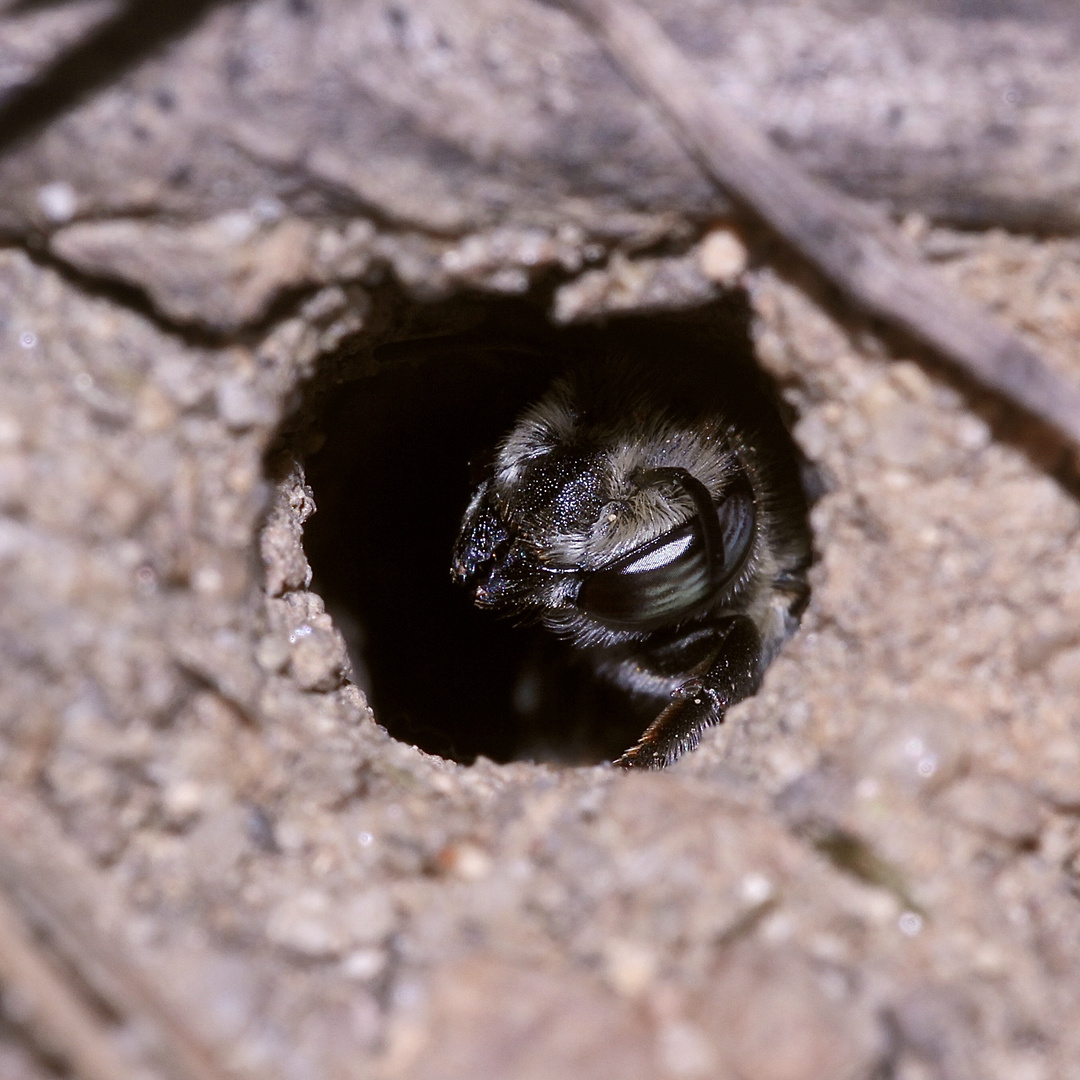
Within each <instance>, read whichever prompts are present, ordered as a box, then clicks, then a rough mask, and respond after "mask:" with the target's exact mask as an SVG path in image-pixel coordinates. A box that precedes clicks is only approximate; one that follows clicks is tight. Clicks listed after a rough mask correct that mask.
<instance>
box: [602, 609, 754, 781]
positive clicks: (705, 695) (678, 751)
mask: <svg viewBox="0 0 1080 1080" xmlns="http://www.w3.org/2000/svg"><path fill="white" fill-rule="evenodd" d="M707 664H708V666H707V667H706V668H705V670H704V671H703V672H702V673H701V674H698V675H695V676H693V677H691V678H689V679H687V680H686V681H685V682H683V683H681V684H680V685H679V686H678V687H677V688H676V689H675V690H674V691H673V693H672V695H671V704H670V705H668V706H667V708H665V709H664V711H663V712H662V713H661V714H660V715H659V716H658V717H657V718H656V719H655V720H654V721H653V722H652V723H651V724H650V725H649V726H648V727H647V728H646V729H645V734H644V735H642V736H641V738H640V739H639V740H638V742H637V744H636V745H635V746H632V747H631V748H630V749H629V750H627V751H626V753H625V754H623V755H622V757H620V758H619V759H618V760H617V761H616V762H615V764H616V765H621V766H622V767H623V768H624V769H632V768H633V769H662V768H663V767H664V766H665V765H670V764H671V763H672V762H673V761H675V760H676V759H677V758H678V757H680V756H681V755H682V754H685V753H686V752H687V751H688V750H693V749H694V748H695V747H696V746H697V744H698V742H699V741H700V740H701V733H702V731H704V730H705V728H707V727H711V726H712V725H713V724H719V723H720V722H721V721H722V720H723V719H724V714H725V713H726V712H727V710H728V709H729V708H730V707H731V706H732V705H734V704H736V702H739V701H742V700H743V699H744V698H748V697H750V695H751V694H753V693H754V692H755V691H756V690H757V688H758V685H759V684H760V682H761V637H760V635H759V634H758V630H757V627H756V626H755V625H754V623H753V622H752V621H751V620H750V619H749V618H746V617H745V616H737V617H735V618H733V619H732V620H731V621H730V622H729V623H728V624H727V625H726V632H725V633H724V634H723V638H722V640H721V641H720V643H719V645H718V648H717V650H716V652H715V653H714V654H713V656H712V658H711V660H710V661H708V662H707Z"/></svg>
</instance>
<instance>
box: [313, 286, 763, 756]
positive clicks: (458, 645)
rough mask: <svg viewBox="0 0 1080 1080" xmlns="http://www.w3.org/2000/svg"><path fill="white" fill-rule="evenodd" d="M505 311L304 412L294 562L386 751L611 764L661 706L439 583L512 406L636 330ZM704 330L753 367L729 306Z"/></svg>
mask: <svg viewBox="0 0 1080 1080" xmlns="http://www.w3.org/2000/svg"><path fill="white" fill-rule="evenodd" d="M508 313H509V315H510V316H511V317H510V318H509V320H507V321H505V322H504V321H503V320H502V319H501V318H498V319H495V320H494V321H495V325H493V326H491V325H489V326H488V327H486V328H485V329H484V330H483V331H480V332H474V333H470V334H467V335H463V336H462V335H459V336H456V337H447V338H442V339H439V338H434V339H432V338H429V339H425V340H421V341H415V342H405V343H399V344H396V345H393V346H389V347H384V348H383V349H382V350H378V351H377V352H376V357H377V359H379V360H384V359H385V360H387V361H392V362H387V363H386V364H384V365H382V366H381V368H380V370H379V371H378V372H377V373H376V374H374V375H372V376H369V377H367V378H364V379H361V380H357V381H355V382H352V383H347V384H345V385H338V386H334V387H330V388H328V389H327V390H326V391H325V400H324V401H323V403H322V404H321V405H320V404H319V403H318V402H313V405H314V406H315V408H316V413H317V417H318V419H317V430H319V431H321V432H322V433H323V434H324V435H325V442H324V444H323V445H322V446H321V448H320V449H319V450H318V451H317V452H316V453H314V454H312V455H310V456H309V458H308V459H307V462H306V468H307V475H308V480H309V482H310V484H311V486H312V488H313V491H314V494H315V503H316V506H317V507H318V510H317V512H316V514H315V515H314V517H313V518H312V519H311V520H310V521H309V522H308V524H307V526H306V530H305V548H306V550H307V554H308V557H309V559H310V561H311V564H312V567H313V569H314V573H315V584H314V587H315V588H316V590H317V591H318V592H319V593H320V595H322V596H323V598H324V599H325V600H326V603H327V606H328V608H329V610H330V611H331V613H332V614H333V615H334V618H335V620H336V621H337V623H338V625H339V626H340V627H341V629H342V630H343V632H344V633H345V636H346V638H347V639H349V641H350V646H351V649H352V652H353V656H354V660H355V662H356V663H357V669H358V681H360V682H361V684H362V685H363V684H365V683H366V685H365V689H366V690H367V691H368V693H369V698H370V700H371V703H372V706H373V707H374V709H375V715H376V717H377V718H378V721H379V723H381V724H382V725H383V726H385V727H386V728H387V729H388V730H389V731H390V733H391V734H392V735H394V736H395V737H396V738H399V739H401V740H402V741H404V742H409V743H414V744H416V745H418V746H420V747H421V748H422V749H424V750H427V751H428V752H431V753H435V754H439V755H441V756H443V757H449V758H453V759H455V760H458V761H463V762H471V761H473V760H474V759H475V757H476V756H477V755H478V754H483V755H485V756H487V757H490V758H492V759H494V760H496V761H510V760H515V759H522V758H524V759H531V760H549V761H559V762H562V763H575V764H577V763H593V762H597V761H603V760H611V759H613V758H615V757H617V756H618V754H619V753H621V752H622V751H623V750H625V749H626V747H627V746H629V745H630V744H631V743H632V742H634V741H635V740H636V739H637V737H638V735H640V733H641V731H642V730H644V728H645V726H646V725H647V724H648V723H649V721H650V720H652V719H653V716H654V714H655V705H649V704H644V703H643V704H642V705H641V706H640V707H638V706H636V705H635V704H634V703H632V702H630V701H629V700H628V699H627V698H626V696H625V695H624V694H622V693H621V692H620V691H617V690H615V689H613V688H611V687H609V686H607V685H605V684H602V683H599V682H597V681H596V680H594V679H593V678H592V676H591V674H590V673H589V672H588V670H587V669H586V668H585V667H584V665H582V664H580V663H579V662H578V661H577V660H576V658H575V654H574V653H573V651H572V650H570V649H569V648H568V647H567V646H565V645H564V644H563V643H562V642H560V641H558V640H556V639H555V638H553V637H552V636H551V635H549V634H548V633H546V632H545V631H542V630H540V629H539V628H535V627H515V626H513V625H512V624H509V623H507V622H504V621H500V620H498V619H496V618H494V617H492V615H491V614H490V613H488V612H482V611H479V610H477V609H476V608H474V607H473V606H472V604H471V603H470V601H469V598H468V596H467V594H466V592H465V590H464V589H462V588H460V587H458V586H455V585H454V584H453V583H452V582H451V580H450V553H451V549H452V547H453V543H454V539H455V537H456V535H457V531H458V528H459V525H460V522H461V517H462V514H463V512H464V510H465V507H466V505H467V503H468V500H469V496H470V494H471V492H472V490H473V487H474V485H475V482H476V481H477V480H478V479H479V472H480V471H481V470H482V468H483V465H484V464H485V463H486V461H487V460H489V458H490V453H491V450H492V449H493V447H494V446H495V444H496V443H497V442H498V440H499V439H500V438H501V437H502V436H503V435H504V434H505V433H506V432H507V431H508V430H509V428H510V427H511V426H512V425H513V422H514V420H515V419H516V417H517V415H518V414H519V413H520V411H521V409H522V408H523V407H524V406H526V405H528V404H529V403H531V402H532V401H533V400H535V399H536V398H537V397H538V396H539V394H541V393H542V392H543V390H544V389H546V387H547V386H548V384H549V383H550V381H551V379H552V378H553V376H554V375H555V374H556V373H557V372H558V371H559V370H561V369H562V368H563V367H564V366H565V365H566V364H568V363H573V362H576V361H577V360H578V359H580V358H582V357H583V356H586V355H588V354H590V353H595V352H596V351H597V350H598V349H605V348H611V347H616V348H618V344H617V343H618V342H619V341H620V340H621V341H624V342H625V341H627V340H630V339H632V338H633V337H634V336H635V330H634V328H635V326H636V325H640V323H641V322H642V320H634V319H626V320H620V321H619V323H617V324H614V325H613V326H612V328H610V329H607V330H605V329H602V328H586V329H570V330H554V329H551V328H550V327H548V326H547V325H546V324H545V323H544V322H543V321H542V319H541V318H540V317H539V316H538V315H534V314H533V313H532V312H531V311H530V309H528V308H526V307H525V305H523V304H521V305H519V306H518V307H517V308H515V307H513V305H511V306H510V307H508V308H506V309H504V310H503V311H502V312H501V314H502V315H506V314H508ZM703 317H704V318H707V319H708V320H709V323H710V326H711V328H712V329H711V335H710V336H711V337H712V338H713V339H716V338H717V336H719V341H718V348H719V350H722V351H723V352H724V353H727V354H731V355H735V356H740V355H741V357H742V358H743V359H745V358H747V357H749V356H750V345H749V339H748V336H747V333H746V326H747V322H746V311H745V308H744V307H743V306H742V305H741V304H739V303H737V302H736V303H732V302H728V303H727V304H722V305H714V306H713V307H712V308H710V309H707V310H706V311H705V312H703V313H701V314H700V315H699V316H698V318H703ZM645 321H647V322H649V323H650V325H655V323H656V321H657V320H655V319H653V320H645ZM508 323H509V324H512V326H513V330H512V332H511V333H509V334H508V333H507V332H506V330H507V325H508ZM470 463H471V466H470Z"/></svg>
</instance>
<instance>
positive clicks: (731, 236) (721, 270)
mask: <svg viewBox="0 0 1080 1080" xmlns="http://www.w3.org/2000/svg"><path fill="white" fill-rule="evenodd" d="M746 258H747V256H746V245H745V244H744V243H743V242H742V240H741V239H739V236H738V234H737V233H735V232H734V231H733V230H731V229H714V230H713V231H712V232H711V233H709V234H708V235H707V236H706V237H705V239H704V240H702V242H701V247H699V248H698V262H699V263H700V265H701V272H702V273H703V274H704V275H705V276H706V277H707V278H708V279H709V280H710V281H716V282H719V283H721V284H724V285H730V284H734V282H735V281H736V280H737V279H738V277H739V275H740V274H741V273H743V271H744V270H745V269H746Z"/></svg>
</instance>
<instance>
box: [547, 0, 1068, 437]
mask: <svg viewBox="0 0 1080 1080" xmlns="http://www.w3.org/2000/svg"><path fill="white" fill-rule="evenodd" d="M561 4H562V6H563V7H564V8H566V9H568V10H570V11H571V12H573V13H575V14H576V15H578V17H580V18H581V19H582V20H583V21H584V22H585V23H586V24H587V25H588V26H590V27H591V28H592V30H593V31H594V33H595V35H596V37H597V38H598V40H599V41H600V42H601V44H602V45H603V46H604V48H605V49H606V50H607V52H608V54H609V55H610V57H611V58H612V60H613V61H614V63H615V65H616V66H617V67H618V68H619V69H620V70H621V71H622V72H623V74H624V75H625V76H626V78H627V79H629V80H630V81H631V82H632V83H634V84H635V85H636V86H637V87H638V88H639V89H640V90H641V91H642V93H643V94H644V95H645V96H646V97H648V98H649V99H650V100H652V101H653V102H654V103H655V104H656V105H657V106H659V107H660V109H661V111H662V112H663V113H664V114H665V115H666V116H667V118H668V120H669V121H670V123H671V125H672V128H673V129H674V132H675V133H676V134H677V136H678V137H679V139H680V141H681V142H682V144H683V145H684V147H685V148H686V149H687V150H688V151H689V152H690V153H691V154H692V155H693V156H694V157H695V158H696V159H697V160H698V162H699V163H700V164H701V165H702V167H703V168H704V169H705V171H706V172H707V173H708V174H709V175H710V176H711V177H712V178H713V180H715V181H716V183H717V184H719V185H720V186H721V187H722V188H723V189H724V190H725V191H726V192H727V193H728V194H729V195H730V196H732V198H733V199H735V200H736V201H737V202H738V203H739V204H741V205H742V206H743V207H744V208H746V209H748V210H750V211H751V212H752V213H753V214H754V215H756V216H757V217H758V218H760V219H761V220H763V221H764V222H765V223H766V224H768V225H769V226H770V227H771V228H772V229H773V230H774V231H775V232H776V233H778V234H779V235H780V236H782V237H783V238H784V239H785V240H786V241H787V242H788V243H789V244H791V245H792V247H794V248H796V249H797V250H798V251H800V252H801V253H802V254H803V255H804V256H805V257H806V258H808V259H809V260H810V261H811V262H813V263H814V264H816V265H817V267H818V268H819V269H820V270H821V271H822V272H823V273H825V274H826V275H827V276H828V277H829V278H830V279H831V280H832V281H833V283H834V284H835V285H837V286H838V287H839V288H840V289H841V291H842V292H843V293H844V294H845V295H846V296H847V297H848V298H849V299H850V300H852V301H854V302H855V303H856V304H858V305H859V306H860V307H861V308H862V309H863V310H864V311H867V312H868V313H870V314H872V315H875V316H878V317H879V318H882V319H884V320H886V321H887V322H889V323H892V324H893V325H895V326H898V327H900V328H901V329H903V330H904V331H906V332H907V333H908V334H910V335H911V336H912V337H913V338H916V339H917V340H919V341H921V342H923V343H924V344H926V345H929V346H930V347H932V348H933V349H935V350H936V351H937V352H938V353H939V354H940V355H941V356H942V357H943V358H944V359H946V360H947V361H950V362H951V363H952V364H954V365H955V366H956V367H958V368H960V369H961V370H962V371H964V372H965V373H966V374H968V375H969V376H970V377H971V378H973V379H974V380H976V381H977V382H979V383H981V384H982V385H983V386H986V387H988V388H990V389H992V390H995V391H997V392H998V393H999V394H1001V395H1003V396H1004V397H1006V398H1007V399H1009V400H1010V401H1012V402H1014V403H1015V404H1017V405H1020V406H1022V407H1023V408H1025V409H1027V410H1028V411H1029V412H1030V413H1032V414H1033V415H1035V416H1037V417H1039V418H1040V419H1041V420H1043V421H1045V422H1046V423H1047V424H1049V425H1050V426H1052V427H1053V428H1055V429H1056V430H1057V431H1058V432H1060V433H1061V434H1062V435H1064V436H1065V438H1066V439H1067V440H1068V441H1069V442H1070V443H1072V444H1073V446H1076V447H1080V388H1078V387H1076V386H1073V385H1071V384H1070V383H1069V382H1067V381H1065V380H1064V379H1062V378H1060V377H1059V376H1058V375H1057V374H1056V373H1055V372H1053V371H1051V370H1050V369H1049V368H1048V367H1047V366H1046V365H1045V364H1044V362H1043V360H1042V358H1041V357H1040V356H1039V355H1038V354H1037V353H1036V352H1035V351H1034V350H1032V349H1030V348H1029V347H1028V346H1027V345H1025V344H1024V343H1023V342H1022V341H1021V340H1020V339H1019V338H1018V337H1017V336H1016V335H1015V334H1013V333H1011V332H1010V331H1008V330H1006V329H1005V328H1004V327H1003V326H1001V325H999V324H998V323H997V322H996V321H994V320H993V319H992V318H991V317H990V316H989V314H988V313H987V312H986V311H985V310H984V309H983V308H982V307H980V306H979V305H978V304H977V303H975V302H973V301H972V300H969V299H968V298H967V297H965V296H963V295H961V294H960V293H959V292H957V291H956V290H955V289H953V288H951V287H950V286H949V285H948V284H947V283H946V282H944V281H943V280H942V279H941V278H940V277H939V276H938V275H937V274H936V273H934V272H933V271H932V270H931V269H929V268H928V267H927V266H925V265H924V264H923V263H922V262H921V261H920V260H919V259H918V257H917V256H916V255H915V254H914V253H913V252H911V251H910V250H905V247H904V244H903V242H902V240H901V237H900V236H899V235H898V233H897V231H896V229H895V228H893V227H891V226H890V225H889V223H888V222H887V221H886V220H885V218H884V217H883V216H881V215H878V214H876V213H874V212H872V211H871V210H870V209H869V208H867V207H866V206H864V205H863V204H861V203H858V202H857V201H855V200H854V199H850V198H848V197H847V196H845V195H843V194H841V193H840V192H837V191H835V190H833V189H831V188H829V187H827V186H826V185H824V184H821V183H819V182H818V181H816V180H814V179H812V178H811V177H810V176H808V175H807V174H806V173H804V172H803V171H802V170H801V169H800V168H799V167H798V166H797V165H796V164H794V162H792V161H791V159H790V158H788V157H787V155H785V154H784V153H783V152H782V151H780V150H779V149H777V147H775V146H774V145H773V144H772V143H771V142H770V141H769V139H768V138H767V137H766V136H765V135H763V134H762V133H761V132H759V131H757V130H756V129H755V128H754V127H752V126H751V125H750V124H747V123H746V122H744V121H743V120H742V119H741V118H740V117H739V116H738V115H737V114H736V113H734V112H733V111H732V110H730V109H729V108H728V107H727V106H726V105H725V104H724V103H723V102H722V101H721V100H720V99H719V98H718V97H717V95H716V94H715V93H714V92H713V91H712V89H711V88H710V87H709V84H708V83H707V82H706V80H705V79H704V77H703V76H702V75H701V74H700V73H699V72H698V71H697V70H696V69H695V67H694V65H693V63H692V62H691V61H690V60H689V59H688V58H687V57H686V56H685V55H684V54H683V53H682V51H681V50H680V49H679V48H678V47H677V46H676V45H675V44H674V42H672V41H671V39H670V38H669V37H668V36H667V35H666V34H665V33H664V31H663V30H662V29H661V28H660V27H659V26H658V25H657V24H656V22H655V21H654V20H653V19H652V17H651V16H650V15H648V14H647V13H646V12H644V11H643V10H642V9H641V8H640V7H638V5H637V4H636V3H635V2H634V0H561Z"/></svg>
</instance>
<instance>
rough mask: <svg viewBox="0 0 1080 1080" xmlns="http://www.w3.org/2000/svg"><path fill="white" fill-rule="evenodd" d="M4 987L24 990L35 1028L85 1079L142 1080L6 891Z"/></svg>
mask: <svg viewBox="0 0 1080 1080" xmlns="http://www.w3.org/2000/svg"><path fill="white" fill-rule="evenodd" d="M0 983H3V985H4V986H5V987H6V988H7V989H8V990H9V991H11V990H14V991H17V992H18V994H19V996H20V999H21V1002H22V1004H23V1006H24V1008H25V1009H26V1012H27V1022H28V1025H29V1026H30V1028H31V1029H32V1030H34V1031H35V1032H40V1035H41V1036H42V1038H43V1040H44V1041H45V1043H46V1044H47V1046H48V1047H49V1049H50V1050H53V1051H55V1052H56V1053H57V1054H58V1055H59V1056H60V1057H61V1058H62V1059H63V1060H64V1061H65V1062H66V1063H67V1064H68V1065H69V1066H70V1067H71V1069H72V1071H73V1072H74V1073H75V1074H76V1075H77V1076H78V1077H80V1078H81V1080H142V1078H143V1075H144V1074H143V1073H141V1072H139V1071H137V1070H136V1069H135V1068H133V1067H132V1065H131V1063H130V1062H128V1061H126V1060H125V1059H124V1058H123V1057H121V1055H120V1053H119V1052H118V1051H117V1049H116V1046H115V1045H114V1044H113V1042H112V1040H111V1039H110V1038H109V1036H108V1034H107V1033H106V1032H105V1031H104V1030H103V1029H102V1025H101V1023H100V1022H99V1020H98V1019H97V1017H95V1016H94V1014H93V1012H92V1011H91V1010H90V1009H89V1008H88V1006H87V1005H86V1003H85V1002H84V1001H83V1000H82V999H81V998H80V997H79V996H78V995H77V994H76V993H75V992H74V991H73V990H72V989H71V987H70V986H68V984H67V983H66V982H65V981H64V979H63V978H62V977H61V976H60V975H59V974H58V973H57V972H56V970H55V969H54V968H53V967H52V966H51V965H50V964H49V962H48V961H47V960H46V959H45V957H44V956H42V955H41V951H40V950H39V949H38V948H37V947H36V946H35V945H34V943H33V941H32V940H31V938H30V935H29V933H28V932H27V930H26V927H25V926H24V925H23V921H22V920H21V919H20V918H19V916H18V913H17V912H16V911H15V908H14V907H13V906H12V905H11V904H10V903H8V901H7V899H6V898H5V897H4V895H3V894H2V893H0Z"/></svg>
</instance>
